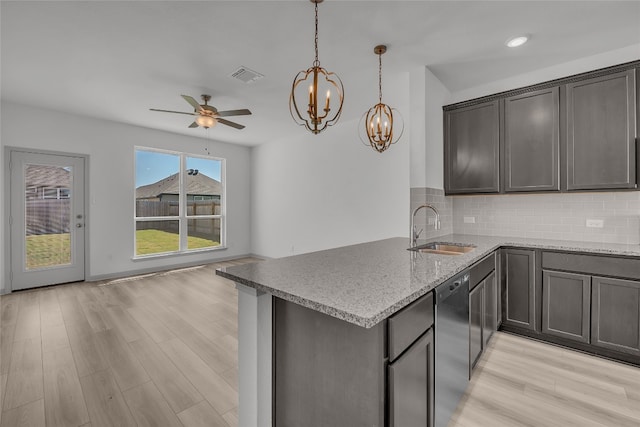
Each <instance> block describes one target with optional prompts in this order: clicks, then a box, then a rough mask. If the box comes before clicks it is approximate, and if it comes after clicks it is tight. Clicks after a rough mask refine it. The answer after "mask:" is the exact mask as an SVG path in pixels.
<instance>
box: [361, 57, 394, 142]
mask: <svg viewBox="0 0 640 427" xmlns="http://www.w3.org/2000/svg"><path fill="white" fill-rule="evenodd" d="M386 51H387V47H386V46H384V45H379V46H376V47H375V48H374V49H373V52H374V53H375V54H376V55H378V103H377V104H376V105H374V106H373V107H371V108H370V109H369V110H368V111H367V112H366V113H364V114H363V116H362V119H361V120H360V122H361V123H360V130H361V131H364V134H365V135H364V137H363V135H362V134H361V135H360V139H361V140H362V142H363V143H364V144H365V145H370V146H371V147H372V148H373V149H374V150H376V151H377V152H378V153H382V152H383V151H385V150H386V149H387V148H389V146H391V144H395V143H396V142H398V140H399V139H400V137H401V136H402V133H403V132H404V123H403V120H402V116H401V115H400V113H399V112H398V110H396V109H395V108H391V107H390V106H388V105H387V104H383V103H382V54H383V53H385V52H386ZM394 114H395V116H394ZM394 119H399V120H397V122H398V123H396V122H395V121H394ZM363 121H364V123H362V122H363ZM395 124H397V125H399V126H395V127H394V125H395Z"/></svg>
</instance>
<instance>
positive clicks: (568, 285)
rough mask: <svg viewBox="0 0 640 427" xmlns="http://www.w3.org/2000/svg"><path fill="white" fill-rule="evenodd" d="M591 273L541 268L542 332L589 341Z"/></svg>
mask: <svg viewBox="0 0 640 427" xmlns="http://www.w3.org/2000/svg"><path fill="white" fill-rule="evenodd" d="M590 314H591V276H588V275H584V274H575V273H564V272H559V271H548V270H544V271H543V272H542V333H544V334H549V335H556V336H559V337H563V338H567V339H570V340H574V341H579V342H584V343H588V342H589V338H590V337H589V331H590V327H591V325H590V320H591V316H590Z"/></svg>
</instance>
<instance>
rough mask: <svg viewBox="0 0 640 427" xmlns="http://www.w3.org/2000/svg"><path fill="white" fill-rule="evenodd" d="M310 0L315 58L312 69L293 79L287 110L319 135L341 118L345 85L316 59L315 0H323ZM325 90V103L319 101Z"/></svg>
mask: <svg viewBox="0 0 640 427" xmlns="http://www.w3.org/2000/svg"><path fill="white" fill-rule="evenodd" d="M310 1H311V3H314V4H315V10H316V21H315V23H316V33H315V48H316V59H315V61H313V66H312V67H311V68H309V69H308V70H303V71H300V72H299V73H298V74H297V75H296V77H295V79H294V80H293V87H292V88H291V95H290V97H289V111H290V112H291V117H293V120H294V121H295V122H296V123H297V124H298V125H300V126H304V127H305V128H307V130H309V131H310V132H311V133H313V134H319V133H320V132H322V131H323V130H325V129H326V128H327V127H328V126H333V125H334V124H336V122H337V121H338V119H339V118H340V113H342V103H343V100H344V88H343V86H342V81H341V80H340V77H338V75H337V74H335V73H332V72H329V71H327V70H326V69H324V68H322V67H321V66H320V61H319V60H318V3H322V1H323V0H310ZM325 93H326V98H325V99H324V102H322V101H320V102H318V101H319V99H318V98H319V95H324V94H325ZM332 95H333V96H332ZM301 109H302V110H301Z"/></svg>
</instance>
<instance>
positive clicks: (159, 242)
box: [26, 230, 220, 269]
mask: <svg viewBox="0 0 640 427" xmlns="http://www.w3.org/2000/svg"><path fill="white" fill-rule="evenodd" d="M26 243H27V269H32V268H41V267H50V266H53V265H64V264H70V263H71V237H70V235H69V233H62V234H42V235H40V236H27V242H26ZM219 245H220V243H219V242H215V241H213V240H208V239H202V238H200V237H193V236H189V237H188V238H187V247H188V248H189V249H202V248H210V247H214V246H219ZM179 246H180V241H179V237H178V235H177V234H175V233H168V232H166V231H160V230H138V231H136V255H150V254H157V253H162V252H173V251H177V250H178V249H179Z"/></svg>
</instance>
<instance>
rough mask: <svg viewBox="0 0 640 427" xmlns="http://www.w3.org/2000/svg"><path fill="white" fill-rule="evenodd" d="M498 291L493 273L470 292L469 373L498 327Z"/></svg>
mask: <svg viewBox="0 0 640 427" xmlns="http://www.w3.org/2000/svg"><path fill="white" fill-rule="evenodd" d="M497 289H498V285H497V281H496V274H495V272H491V274H489V275H488V276H487V277H486V278H485V279H484V280H483V281H482V282H480V283H479V284H478V285H477V286H476V287H475V288H473V289H472V290H471V291H470V292H469V372H472V371H473V369H474V368H475V366H476V363H478V360H479V359H480V356H482V353H483V352H484V350H485V348H487V345H488V344H489V340H490V339H491V336H492V335H493V332H494V331H495V330H496V329H497V327H498V312H497V306H498V302H497V296H498V293H497Z"/></svg>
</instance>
